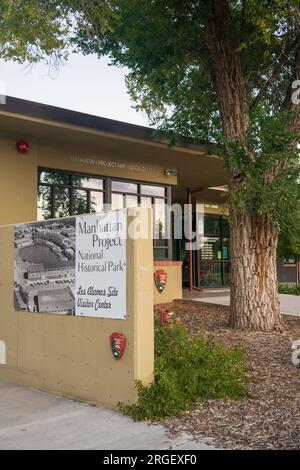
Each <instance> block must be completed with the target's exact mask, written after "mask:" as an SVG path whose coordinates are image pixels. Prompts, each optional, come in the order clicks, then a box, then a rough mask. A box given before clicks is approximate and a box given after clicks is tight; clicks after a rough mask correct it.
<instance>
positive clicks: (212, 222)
mask: <svg viewBox="0 0 300 470" xmlns="http://www.w3.org/2000/svg"><path fill="white" fill-rule="evenodd" d="M204 234H205V235H207V236H212V237H218V236H220V235H221V226H220V216H219V215H212V214H204Z"/></svg>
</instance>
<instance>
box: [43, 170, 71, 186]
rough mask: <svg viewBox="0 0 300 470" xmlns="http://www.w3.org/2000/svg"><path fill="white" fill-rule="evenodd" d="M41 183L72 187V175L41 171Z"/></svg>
mask: <svg viewBox="0 0 300 470" xmlns="http://www.w3.org/2000/svg"><path fill="white" fill-rule="evenodd" d="M40 183H44V184H51V185H53V184H55V185H62V186H70V184H71V181H70V175H68V174H65V173H60V172H54V171H53V172H52V171H41V173H40Z"/></svg>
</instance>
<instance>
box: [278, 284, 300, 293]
mask: <svg viewBox="0 0 300 470" xmlns="http://www.w3.org/2000/svg"><path fill="white" fill-rule="evenodd" d="M278 290H279V293H280V294H290V295H300V285H298V286H286V285H284V284H281V285H280V286H279V289H278Z"/></svg>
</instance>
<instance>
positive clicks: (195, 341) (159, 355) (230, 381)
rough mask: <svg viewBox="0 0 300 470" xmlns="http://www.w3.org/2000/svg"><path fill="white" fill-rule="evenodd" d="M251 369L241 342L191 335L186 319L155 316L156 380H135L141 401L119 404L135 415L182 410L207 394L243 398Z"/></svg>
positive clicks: (153, 416)
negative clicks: (178, 320)
mask: <svg viewBox="0 0 300 470" xmlns="http://www.w3.org/2000/svg"><path fill="white" fill-rule="evenodd" d="M248 382H249V373H248V370H247V369H246V367H245V365H244V355H243V352H242V350H241V349H240V347H235V348H233V349H227V348H225V346H223V345H222V344H221V343H219V342H217V341H215V340H213V339H212V338H206V337H205V335H204V333H203V332H199V333H198V334H197V335H196V336H194V337H191V336H190V333H189V330H188V329H187V328H186V326H184V325H177V324H176V322H175V321H174V320H172V321H171V322H170V323H169V324H167V326H163V325H161V324H160V321H159V320H158V319H155V370H154V383H153V384H152V385H150V386H149V387H145V386H143V385H142V383H141V382H138V383H137V390H138V401H137V403H136V404H133V405H124V404H119V407H120V410H121V411H122V412H123V413H124V414H126V415H129V416H132V418H133V419H134V420H135V421H139V420H144V419H153V420H159V419H163V418H166V417H169V416H179V415H180V414H181V413H182V412H183V411H185V410H188V409H191V408H193V407H194V406H196V405H197V404H198V403H199V402H200V401H201V400H203V399H205V398H225V397H228V398H239V397H244V396H247V395H248V391H247V383H248Z"/></svg>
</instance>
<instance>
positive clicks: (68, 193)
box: [38, 169, 171, 259]
mask: <svg viewBox="0 0 300 470" xmlns="http://www.w3.org/2000/svg"><path fill="white" fill-rule="evenodd" d="M104 204H111V207H112V209H123V208H125V207H126V208H127V207H137V206H141V207H152V208H153V217H154V221H153V231H154V234H153V235H154V258H155V259H166V258H168V257H171V240H170V238H171V237H170V236H169V235H168V234H169V232H170V223H171V221H170V220H169V219H170V217H169V216H168V214H167V204H169V205H170V204H171V201H170V192H169V191H168V188H167V187H166V186H161V185H154V184H144V183H139V182H133V181H122V180H111V179H110V178H105V177H99V178H98V177H96V176H90V175H81V174H76V173H69V172H65V171H58V170H48V169H40V170H39V176H38V220H45V219H53V218H59V217H67V216H70V215H77V214H86V213H91V212H101V211H102V210H103V205H104Z"/></svg>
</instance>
